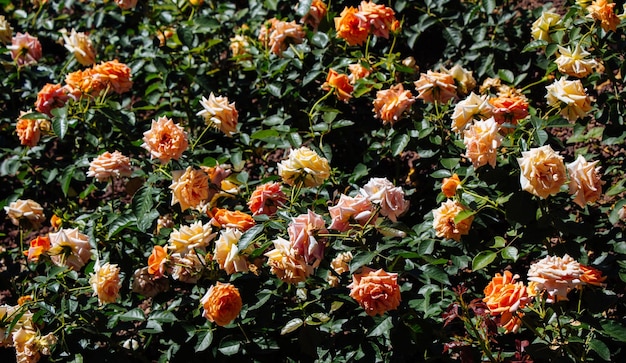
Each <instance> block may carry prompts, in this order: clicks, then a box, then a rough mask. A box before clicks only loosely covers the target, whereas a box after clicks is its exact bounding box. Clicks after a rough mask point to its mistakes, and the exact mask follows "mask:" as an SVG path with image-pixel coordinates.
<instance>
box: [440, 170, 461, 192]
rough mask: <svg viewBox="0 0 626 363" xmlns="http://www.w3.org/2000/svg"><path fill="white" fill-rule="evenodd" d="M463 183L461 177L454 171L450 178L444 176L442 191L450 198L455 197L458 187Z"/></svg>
mask: <svg viewBox="0 0 626 363" xmlns="http://www.w3.org/2000/svg"><path fill="white" fill-rule="evenodd" d="M460 185H461V179H459V176H458V175H456V173H454V174H453V175H452V176H451V177H450V178H443V183H442V184H441V192H442V193H443V195H445V196H446V197H448V198H452V197H454V195H455V194H456V190H457V188H458V187H459V186H460Z"/></svg>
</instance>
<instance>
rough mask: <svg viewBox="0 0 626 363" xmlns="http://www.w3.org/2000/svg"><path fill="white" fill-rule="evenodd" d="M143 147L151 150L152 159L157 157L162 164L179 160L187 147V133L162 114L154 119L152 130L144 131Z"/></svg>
mask: <svg viewBox="0 0 626 363" xmlns="http://www.w3.org/2000/svg"><path fill="white" fill-rule="evenodd" d="M141 146H142V147H143V148H145V149H146V150H148V151H149V152H150V159H153V158H157V159H159V161H160V162H161V164H167V163H168V162H169V161H170V160H171V159H174V160H178V159H179V158H180V157H181V156H182V155H183V153H184V152H185V150H187V147H188V146H189V144H188V142H187V133H186V132H185V131H184V130H183V128H182V127H181V126H179V125H177V124H175V123H174V122H173V121H172V120H171V119H169V118H167V117H165V116H161V117H159V118H158V119H157V120H152V127H151V128H150V130H148V131H146V132H144V133H143V144H142V145H141Z"/></svg>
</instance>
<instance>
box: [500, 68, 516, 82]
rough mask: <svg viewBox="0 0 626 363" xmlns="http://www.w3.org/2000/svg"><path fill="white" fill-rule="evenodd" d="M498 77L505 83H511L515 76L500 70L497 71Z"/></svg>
mask: <svg viewBox="0 0 626 363" xmlns="http://www.w3.org/2000/svg"><path fill="white" fill-rule="evenodd" d="M498 77H500V79H502V80H503V81H504V82H506V83H513V81H514V80H515V75H514V74H513V72H511V71H510V70H508V69H500V70H498Z"/></svg>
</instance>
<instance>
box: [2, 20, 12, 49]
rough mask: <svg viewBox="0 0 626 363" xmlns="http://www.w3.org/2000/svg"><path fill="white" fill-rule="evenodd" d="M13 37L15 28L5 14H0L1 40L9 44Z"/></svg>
mask: <svg viewBox="0 0 626 363" xmlns="http://www.w3.org/2000/svg"><path fill="white" fill-rule="evenodd" d="M11 38H13V28H11V24H10V23H9V22H8V21H7V20H6V18H5V17H4V15H0V42H2V43H4V44H8V43H10V42H11Z"/></svg>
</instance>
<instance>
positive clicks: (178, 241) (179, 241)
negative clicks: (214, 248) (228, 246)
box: [167, 221, 217, 257]
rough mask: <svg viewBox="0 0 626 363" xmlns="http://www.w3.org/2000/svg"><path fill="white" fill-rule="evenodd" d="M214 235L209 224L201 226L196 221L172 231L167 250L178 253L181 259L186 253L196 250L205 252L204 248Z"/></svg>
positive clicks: (200, 222)
mask: <svg viewBox="0 0 626 363" xmlns="http://www.w3.org/2000/svg"><path fill="white" fill-rule="evenodd" d="M216 235H217V233H213V228H212V227H211V223H205V224H202V221H196V222H194V223H193V224H190V225H188V226H181V227H180V228H179V229H174V230H173V231H172V233H170V238H169V245H168V246H167V249H168V250H170V251H172V253H178V254H179V255H180V256H181V257H185V255H186V254H187V253H189V252H192V251H195V250H196V249H199V250H201V251H203V252H206V247H207V246H208V245H209V243H210V242H211V241H212V240H213V239H214V238H215V236H216Z"/></svg>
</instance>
